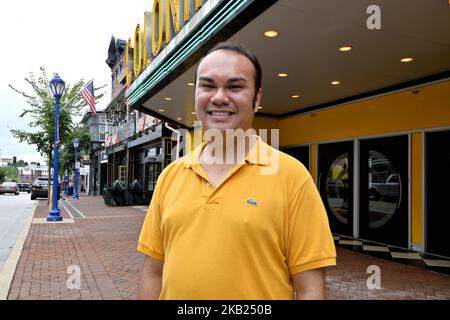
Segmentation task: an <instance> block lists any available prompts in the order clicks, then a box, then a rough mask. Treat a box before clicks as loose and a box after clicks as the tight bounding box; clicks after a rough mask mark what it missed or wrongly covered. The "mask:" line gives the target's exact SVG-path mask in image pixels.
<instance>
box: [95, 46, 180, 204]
mask: <svg viewBox="0 0 450 320" xmlns="http://www.w3.org/2000/svg"><path fill="white" fill-rule="evenodd" d="M123 44H124V41H122V40H116V39H114V38H112V39H111V44H110V47H109V50H108V59H107V61H106V63H107V64H108V66H110V68H111V80H112V81H111V101H110V103H109V104H108V106H107V108H106V109H105V115H106V121H107V125H108V127H107V134H106V137H105V153H106V161H105V163H104V165H105V166H106V167H107V170H106V185H107V186H108V187H112V184H113V182H114V181H117V180H118V181H120V182H121V183H122V184H123V185H124V186H129V185H130V184H131V183H132V182H133V181H138V182H139V184H140V185H141V187H142V189H143V191H142V197H143V198H144V199H145V202H149V201H150V199H151V195H152V194H153V189H154V186H155V184H156V179H157V177H158V175H159V173H160V172H161V170H162V169H163V168H164V167H165V166H166V165H167V164H169V163H170V162H171V158H172V156H171V152H172V149H173V148H174V146H175V144H174V142H173V141H172V140H171V136H172V131H171V130H170V129H169V128H171V126H170V125H169V124H167V123H166V122H162V121H161V120H160V119H158V118H155V117H152V116H151V115H149V114H145V113H143V112H140V111H138V110H135V109H130V108H129V105H128V104H127V101H126V99H125V90H126V75H125V60H126V55H125V51H124V48H123V47H122V46H123ZM102 165H103V164H102Z"/></svg>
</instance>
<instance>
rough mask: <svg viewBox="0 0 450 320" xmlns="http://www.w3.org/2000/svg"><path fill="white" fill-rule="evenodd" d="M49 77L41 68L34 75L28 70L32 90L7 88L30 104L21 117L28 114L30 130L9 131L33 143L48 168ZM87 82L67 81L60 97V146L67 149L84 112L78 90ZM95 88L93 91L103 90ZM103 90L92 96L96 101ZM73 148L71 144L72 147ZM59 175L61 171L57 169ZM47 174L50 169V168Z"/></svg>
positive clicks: (51, 122)
mask: <svg viewBox="0 0 450 320" xmlns="http://www.w3.org/2000/svg"><path fill="white" fill-rule="evenodd" d="M50 80H51V79H50V77H49V76H48V75H47V72H46V70H45V69H44V68H42V67H41V68H40V74H39V75H38V76H36V75H35V74H34V73H32V72H31V73H30V74H29V77H27V78H25V81H26V82H27V83H28V84H29V85H30V87H31V89H32V93H27V92H25V91H21V90H18V89H16V88H15V87H14V86H12V85H9V87H10V88H11V89H12V90H14V91H15V92H16V93H18V94H20V95H22V96H23V97H24V98H26V102H27V104H28V105H29V106H28V107H27V108H24V110H23V113H22V114H21V115H20V117H25V116H29V117H30V118H31V121H30V122H29V123H28V126H29V127H30V128H31V129H32V130H30V131H26V130H17V129H13V130H10V131H11V133H12V134H13V136H14V137H15V138H17V139H18V140H19V141H20V142H23V141H25V142H27V143H28V144H30V145H35V146H36V150H37V151H38V152H39V153H40V154H41V155H42V156H43V157H46V158H47V160H48V163H49V169H50V167H51V166H52V164H53V161H52V155H53V144H54V130H55V99H54V97H53V94H52V93H51V91H50V89H49V82H50ZM85 85H86V82H85V81H84V80H79V81H77V82H76V83H75V84H74V85H70V84H67V83H66V88H65V90H64V94H63V95H62V97H61V102H60V106H61V110H60V115H59V148H60V149H65V148H66V149H67V150H70V145H72V139H73V137H74V132H79V131H77V130H75V128H76V125H75V123H74V118H75V117H80V116H82V114H83V110H82V109H83V107H84V105H85V102H84V100H83V98H82V97H81V95H80V90H81V89H82V88H83V87H84V86H85ZM103 87H104V86H103ZM103 87H100V88H95V89H94V92H95V90H99V89H102V88H103ZM104 94H105V93H104V92H103V93H100V94H98V95H95V100H96V101H97V100H99V99H101V98H102V97H103V96H104ZM72 148H73V146H72ZM59 172H60V175H62V174H63V171H62V170H60V171H59ZM49 176H50V170H49Z"/></svg>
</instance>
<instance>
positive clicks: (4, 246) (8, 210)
mask: <svg viewBox="0 0 450 320" xmlns="http://www.w3.org/2000/svg"><path fill="white" fill-rule="evenodd" d="M36 202H37V200H33V201H32V200H30V194H29V193H26V192H21V193H20V195H18V196H16V195H12V194H6V195H0V271H1V270H2V268H3V265H4V263H5V261H6V259H8V256H9V253H10V251H11V249H12V248H13V246H14V243H15V242H16V240H17V237H18V236H19V234H20V231H21V230H22V227H23V224H24V223H25V221H26V218H27V216H28V215H29V214H30V210H31V208H32V207H33V204H34V203H36Z"/></svg>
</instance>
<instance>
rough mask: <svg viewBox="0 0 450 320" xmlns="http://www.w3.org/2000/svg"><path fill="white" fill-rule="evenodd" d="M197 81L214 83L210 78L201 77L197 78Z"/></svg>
mask: <svg viewBox="0 0 450 320" xmlns="http://www.w3.org/2000/svg"><path fill="white" fill-rule="evenodd" d="M198 80H199V81H207V82H214V80H213V79H212V78H210V77H205V76H201V77H199V78H198Z"/></svg>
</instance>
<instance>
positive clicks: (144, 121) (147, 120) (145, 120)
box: [136, 114, 161, 132]
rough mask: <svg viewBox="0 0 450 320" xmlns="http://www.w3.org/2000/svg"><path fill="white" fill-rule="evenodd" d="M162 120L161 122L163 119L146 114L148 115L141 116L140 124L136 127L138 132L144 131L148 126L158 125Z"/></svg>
mask: <svg viewBox="0 0 450 320" xmlns="http://www.w3.org/2000/svg"><path fill="white" fill-rule="evenodd" d="M160 122H161V120H159V119H156V118H154V117H152V116H149V115H147V114H146V115H144V116H143V117H142V118H140V119H139V120H138V125H137V127H136V132H144V131H145V130H147V129H148V128H151V127H153V126H156V125H157V124H158V123H160Z"/></svg>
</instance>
